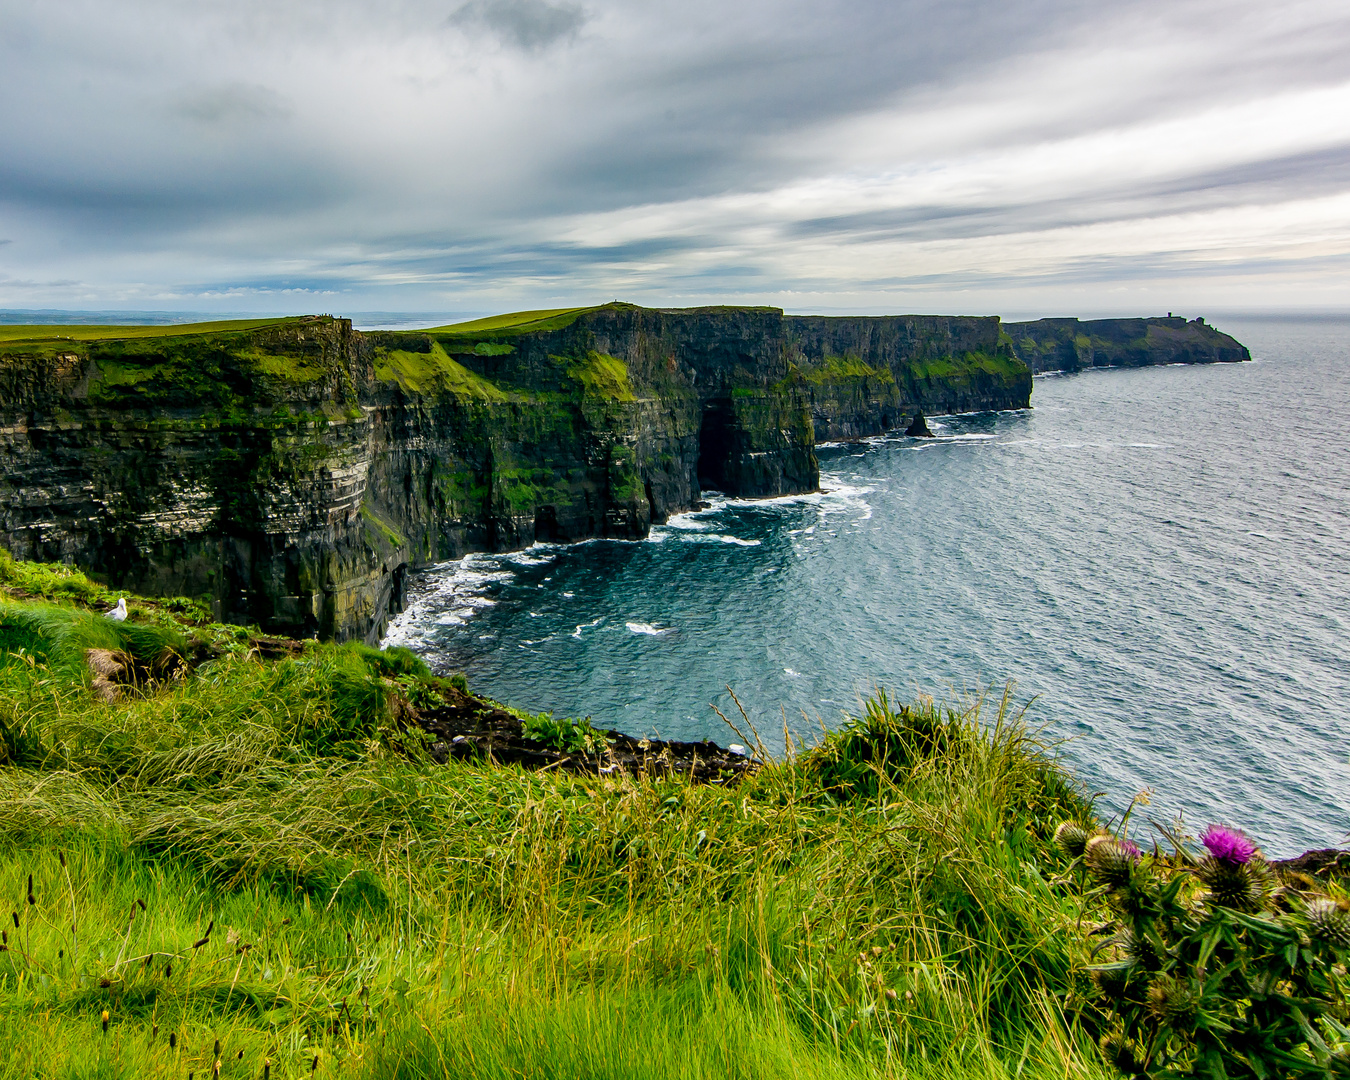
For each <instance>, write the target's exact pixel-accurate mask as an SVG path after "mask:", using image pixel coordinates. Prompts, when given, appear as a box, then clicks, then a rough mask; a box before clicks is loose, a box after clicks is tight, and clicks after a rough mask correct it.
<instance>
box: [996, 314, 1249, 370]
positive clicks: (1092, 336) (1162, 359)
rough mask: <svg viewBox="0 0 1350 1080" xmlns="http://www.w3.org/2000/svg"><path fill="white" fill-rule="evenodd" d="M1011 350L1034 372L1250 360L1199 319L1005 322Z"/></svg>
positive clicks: (1240, 347) (1230, 340)
mask: <svg viewBox="0 0 1350 1080" xmlns="http://www.w3.org/2000/svg"><path fill="white" fill-rule="evenodd" d="M1003 330H1004V333H1005V334H1006V335H1007V337H1008V340H1009V343H1010V345H1011V348H1012V352H1013V355H1015V356H1016V357H1017V358H1018V359H1019V360H1021V361H1022V362H1023V363H1024V364H1026V365H1027V367H1029V368H1031V370H1032V371H1033V372H1035V373H1036V374H1037V375H1039V374H1041V373H1042V372H1046V371H1067V372H1073V371H1082V370H1083V369H1085V368H1094V367H1147V366H1148V365H1150V364H1213V363H1234V362H1237V361H1241V360H1250V359H1251V358H1252V357H1251V353H1249V352H1248V351H1247V349H1246V347H1245V346H1243V345H1241V344H1239V343H1238V342H1237V341H1236V340H1235V339H1233V338H1231V337H1229V336H1228V335H1227V334H1223V333H1220V332H1219V331H1218V330H1215V329H1214V327H1212V326H1210V325H1208V324H1207V323H1206V322H1205V320H1204V319H1199V318H1197V319H1192V320H1191V321H1190V322H1187V321H1186V320H1185V319H1182V318H1173V317H1172V316H1170V315H1169V316H1168V317H1167V318H1165V319H1093V320H1090V321H1088V322H1080V321H1079V320H1078V319H1038V320H1037V321H1035V322H1021V323H1004V324H1003Z"/></svg>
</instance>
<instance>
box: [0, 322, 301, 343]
mask: <svg viewBox="0 0 1350 1080" xmlns="http://www.w3.org/2000/svg"><path fill="white" fill-rule="evenodd" d="M303 321H305V319H304V317H303V316H300V317H291V318H275V319H225V320H222V321H220V322H200V323H169V324H167V325H156V326H120V325H116V324H111V325H106V326H105V325H94V324H87V323H59V324H51V323H48V324H31V325H29V324H18V325H12V326H4V325H0V343H3V344H6V345H8V344H10V343H13V342H32V343H37V342H43V343H46V342H71V341H124V340H138V339H143V338H174V337H195V336H199V335H202V334H225V333H237V332H240V331H244V330H257V329H260V328H262V327H266V326H284V325H286V324H288V323H291V324H294V323H300V322H303Z"/></svg>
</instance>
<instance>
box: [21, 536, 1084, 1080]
mask: <svg viewBox="0 0 1350 1080" xmlns="http://www.w3.org/2000/svg"><path fill="white" fill-rule="evenodd" d="M32 573H36V571H30V570H29V569H26V568H25V567H24V566H23V565H22V564H13V563H9V564H7V567H6V566H0V584H5V583H6V582H8V584H9V585H10V588H11V589H18V591H20V592H22V593H23V594H24V599H22V600H21V601H19V600H13V601H11V602H10V603H9V604H8V605H5V606H0V627H3V628H4V632H5V633H7V634H9V635H10V636H9V638H7V639H6V640H7V644H6V645H5V646H4V648H5V651H4V652H3V654H0V728H2V729H3V736H4V737H3V742H2V743H0V746H3V748H4V753H5V755H6V760H5V762H4V764H3V765H0V919H3V920H7V921H6V922H5V923H4V941H3V944H4V946H5V950H4V951H3V952H0V1078H5V1077H11V1076H13V1077H19V1076H24V1077H31V1076H43V1077H46V1076H53V1077H65V1076H77V1077H86V1076H87V1077H96V1076H97V1077H138V1078H139V1077H161V1076H162V1077H182V1078H186V1077H188V1076H189V1075H190V1074H191V1075H192V1076H193V1077H194V1080H196V1078H205V1077H208V1076H214V1075H216V1074H217V1073H218V1074H219V1075H220V1076H228V1077H262V1076H266V1077H268V1078H269V1080H270V1078H271V1077H278V1078H279V1077H309V1076H322V1077H330V1076H343V1077H410V1078H411V1077H421V1076H449V1077H483V1078H487V1077H508V1076H535V1075H538V1076H549V1077H616V1078H618V1077H684V1076H689V1077H712V1076H718V1077H721V1076H740V1077H770V1076H773V1077H778V1076H785V1075H791V1076H801V1077H817V1076H818V1077H836V1076H837V1077H864V1076H867V1077H871V1076H914V1077H929V1076H932V1077H950V1076H960V1077H972V1078H984V1077H989V1078H991V1080H993V1078H1000V1080H1001V1078H1014V1077H1018V1078H1020V1077H1028V1078H1038V1077H1050V1076H1053V1077H1055V1078H1063V1077H1087V1076H1094V1077H1095V1076H1102V1075H1105V1069H1104V1066H1103V1065H1102V1064H1101V1060H1100V1056H1099V1055H1098V1053H1097V1051H1096V1049H1095V1047H1094V1046H1093V1045H1092V1041H1091V1040H1090V1039H1089V1038H1088V1037H1087V1036H1086V1035H1085V1034H1084V1033H1083V1032H1082V1031H1081V1030H1080V1029H1079V1027H1078V1024H1077V1021H1076V1020H1075V1019H1074V1014H1073V1013H1072V1011H1071V1010H1069V1011H1068V1012H1066V1009H1065V1000H1066V995H1067V994H1069V993H1070V992H1071V990H1072V988H1073V987H1074V985H1075V984H1076V981H1079V980H1081V976H1080V975H1078V974H1077V972H1079V971H1080V970H1081V967H1082V965H1083V963H1084V962H1085V959H1086V946H1085V945H1084V944H1083V940H1082V935H1081V933H1078V932H1075V923H1076V920H1077V919H1078V917H1079V911H1080V902H1079V898H1078V897H1077V896H1076V895H1074V893H1073V890H1071V889H1066V888H1064V887H1063V886H1062V885H1057V884H1054V883H1053V882H1054V879H1055V878H1056V876H1057V874H1059V873H1060V872H1061V871H1062V870H1063V869H1064V868H1065V867H1066V866H1067V865H1068V858H1067V857H1066V856H1064V855H1061V854H1059V853H1057V852H1056V850H1055V848H1054V847H1053V845H1052V844H1050V843H1048V840H1049V838H1050V836H1051V834H1052V833H1053V831H1054V829H1055V826H1056V824H1057V823H1058V822H1060V821H1061V820H1063V819H1064V818H1065V817H1069V818H1072V819H1074V820H1077V821H1080V822H1082V823H1083V824H1084V825H1088V824H1090V807H1089V806H1088V805H1087V804H1086V803H1085V801H1084V800H1083V799H1082V797H1081V795H1080V793H1079V791H1078V789H1077V788H1076V786H1075V785H1074V784H1073V783H1072V782H1071V781H1070V780H1069V779H1068V778H1067V777H1066V775H1065V774H1064V773H1063V772H1061V771H1060V769H1059V768H1058V767H1057V766H1056V765H1055V763H1054V762H1053V760H1051V759H1050V758H1049V757H1048V756H1047V753H1046V751H1045V749H1044V748H1043V747H1041V746H1039V745H1038V744H1037V743H1036V741H1035V740H1034V739H1033V738H1032V737H1031V736H1030V735H1029V734H1028V732H1027V730H1026V729H1025V727H1024V725H1023V723H1022V721H1021V719H1020V717H1019V716H1018V715H1016V713H1015V711H1014V710H1013V709H1012V708H1011V703H1010V700H1009V698H1008V697H1007V696H1006V695H1005V696H1004V698H1003V699H1002V700H1000V701H996V702H986V701H983V700H977V701H973V702H969V703H967V704H965V705H962V706H960V707H958V708H947V707H943V706H939V705H937V704H935V703H934V702H932V701H929V700H921V701H919V702H917V703H915V704H913V705H909V706H904V707H897V706H895V705H893V704H892V703H890V702H889V701H888V700H887V699H886V697H885V696H884V695H883V694H880V693H879V694H878V695H877V696H876V697H874V698H873V699H872V701H870V702H869V703H867V706H866V708H865V710H863V711H862V714H861V715H860V716H859V717H857V718H854V719H853V720H852V721H850V722H849V723H848V724H847V725H846V726H845V727H844V728H843V729H842V730H841V731H839V732H837V733H835V734H833V735H831V736H829V737H828V738H826V739H825V741H824V742H823V743H822V745H821V746H819V747H816V748H814V749H812V750H809V751H807V752H802V753H797V754H793V755H790V756H789V757H788V758H786V759H785V760H782V761H779V762H771V763H768V764H766V765H765V767H764V768H762V769H761V770H760V771H759V772H758V773H757V774H755V775H753V776H751V777H749V778H748V779H746V780H745V781H743V782H742V783H740V784H738V785H735V786H718V785H691V784H689V783H687V782H683V781H678V780H654V779H644V778H635V777H626V776H612V777H578V776H572V775H566V774H562V773H557V772H535V773H530V772H524V771H521V770H519V769H514V768H502V767H497V766H494V765H492V764H490V763H452V764H450V765H436V764H434V763H432V762H431V761H430V760H429V759H428V758H427V756H426V755H425V754H424V753H423V752H422V751H421V750H420V744H419V742H418V741H417V739H416V738H411V737H409V736H408V735H407V733H406V732H403V731H401V729H400V726H399V724H398V722H397V716H398V712H399V704H398V703H399V702H401V701H405V700H406V695H405V691H407V692H408V693H411V691H410V690H409V680H412V681H416V680H418V679H427V676H426V675H425V672H424V670H422V671H420V672H419V671H418V669H417V668H416V665H415V662H413V663H410V662H409V660H408V658H406V657H402V658H400V657H399V656H398V655H397V654H394V655H392V656H391V655H389V654H384V655H381V654H377V653H374V651H373V650H369V649H360V648H352V647H338V646H329V645H318V644H312V645H310V646H308V647H307V649H306V650H305V651H304V652H303V653H302V654H300V655H296V656H293V657H290V658H287V659H282V660H275V661H269V660H263V659H260V658H259V657H258V656H257V655H256V653H254V652H252V651H250V650H249V649H248V648H246V647H242V646H241V647H238V648H234V649H225V648H219V647H218V648H217V649H216V652H215V653H214V654H213V658H212V659H209V660H207V661H205V662H195V661H194V663H193V664H192V665H190V666H189V667H188V668H184V669H175V670H181V673H180V674H178V675H177V676H175V677H169V678H165V679H163V680H160V681H158V682H147V683H146V684H145V685H144V686H142V687H141V688H140V689H139V690H137V691H136V692H131V693H127V694H125V695H124V696H123V697H122V698H121V699H120V700H116V701H112V702H104V701H100V700H98V698H97V697H96V696H95V695H94V694H93V693H92V692H91V689H90V677H89V674H88V672H87V671H86V670H85V669H83V668H82V667H81V666H80V664H79V657H80V656H81V655H82V649H83V648H85V647H86V646H85V644H84V638H85V636H86V633H97V634H105V633H106V632H107V628H106V627H105V626H102V625H96V626H93V627H92V629H90V628H89V627H90V624H89V623H88V621H87V619H86V616H85V613H83V612H82V611H81V610H80V608H79V606H78V603H77V602H76V600H77V597H76V594H77V593H79V591H80V589H81V588H82V586H80V584H79V582H78V581H73V582H72V581H68V580H67V577H68V575H63V574H62V573H60V572H57V571H52V572H51V573H50V574H49V579H48V580H47V582H46V584H45V585H42V583H40V582H35V581H34V580H33V579H32V578H31V574H32ZM25 575H28V576H25ZM62 582H65V584H64V586H63V585H62ZM63 589H64V591H63ZM136 609H137V605H136V604H135V603H133V618H135V617H136ZM24 612H26V613H27V615H25V614H24ZM39 616H40V617H39ZM155 619H157V620H158V621H157V622H154V623H146V624H144V625H143V626H141V632H142V634H143V638H144V639H143V640H140V641H136V640H131V639H130V638H126V639H121V638H119V647H120V648H121V649H123V650H126V651H129V652H134V651H135V650H136V649H141V650H143V651H144V650H152V651H154V652H155V654H156V655H159V654H161V653H162V652H163V650H166V649H169V650H172V649H175V648H179V649H186V650H187V651H189V652H191V650H192V649H193V648H194V647H196V646H194V644H193V643H194V641H196V642H197V643H198V644H200V640H201V639H202V638H203V637H206V638H211V635H213V634H214V635H216V637H215V638H213V639H212V640H216V641H217V642H219V641H221V640H227V639H228V640H236V639H231V638H230V636H229V632H228V631H225V630H223V629H222V628H211V627H209V626H203V625H193V624H192V623H191V620H188V621H186V622H184V623H183V624H182V625H180V626H178V627H176V628H175V627H172V626H169V625H168V623H169V622H171V621H172V619H171V616H170V615H169V614H166V613H165V612H163V611H158V612H156V613H155ZM81 620H85V621H83V622H82V621H81ZM126 625H136V624H135V623H134V622H133V623H129V624H126ZM16 627H17V629H16ZM155 627H158V628H159V630H158V633H159V637H158V638H154V637H153V636H149V635H148V631H149V630H150V629H153V628H155ZM82 628H83V629H82ZM114 632H115V631H114ZM175 634H176V635H177V638H173V635H175ZM25 635H26V636H25ZM171 638H173V639H172V640H170V639H171ZM21 639H22V640H21ZM146 659H147V660H148V659H149V657H148V656H147V657H146ZM146 670H149V668H148V667H147V668H146ZM428 682H431V680H428ZM412 696H414V697H415V694H414V695H412ZM105 1013H106V1028H105V1022H104V1017H105Z"/></svg>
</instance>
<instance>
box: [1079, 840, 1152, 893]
mask: <svg viewBox="0 0 1350 1080" xmlns="http://www.w3.org/2000/svg"><path fill="white" fill-rule="evenodd" d="M1139 855H1140V852H1139V848H1138V847H1137V846H1136V845H1134V844H1132V843H1131V842H1130V841H1129V840H1117V839H1116V838H1115V837H1114V836H1094V837H1092V839H1090V840H1089V841H1088V842H1087V846H1086V847H1085V848H1084V849H1083V857H1084V859H1085V861H1086V862H1087V866H1088V872H1089V873H1091V874H1092V876H1093V878H1094V879H1095V880H1096V881H1097V883H1098V884H1099V885H1105V886H1107V887H1108V888H1112V889H1118V888H1122V887H1124V886H1126V885H1128V884H1129V883H1130V881H1131V879H1132V878H1133V877H1134V868H1135V865H1136V864H1137V863H1138V862H1139Z"/></svg>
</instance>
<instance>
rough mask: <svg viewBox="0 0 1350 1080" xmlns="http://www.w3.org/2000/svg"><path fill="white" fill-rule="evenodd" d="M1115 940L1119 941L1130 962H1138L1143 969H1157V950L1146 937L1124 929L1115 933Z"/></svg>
mask: <svg viewBox="0 0 1350 1080" xmlns="http://www.w3.org/2000/svg"><path fill="white" fill-rule="evenodd" d="M1116 940H1117V941H1118V942H1119V943H1120V947H1121V949H1122V950H1124V952H1125V955H1126V956H1127V957H1129V960H1130V963H1132V964H1138V965H1139V966H1140V967H1141V968H1142V969H1143V970H1145V971H1157V970H1158V966H1159V960H1158V950H1157V947H1156V946H1155V945H1154V944H1153V942H1151V941H1150V940H1149V939H1148V938H1146V937H1141V936H1139V935H1136V934H1135V933H1134V932H1133V931H1131V930H1129V929H1125V930H1122V931H1121V932H1120V933H1119V935H1117V937H1116Z"/></svg>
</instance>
